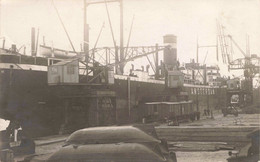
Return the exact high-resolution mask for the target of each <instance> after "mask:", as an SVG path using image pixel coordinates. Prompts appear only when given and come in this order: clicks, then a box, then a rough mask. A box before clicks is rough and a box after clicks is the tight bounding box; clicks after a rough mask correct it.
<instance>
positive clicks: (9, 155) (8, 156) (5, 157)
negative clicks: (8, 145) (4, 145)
mask: <svg viewBox="0 0 260 162" xmlns="http://www.w3.org/2000/svg"><path fill="white" fill-rule="evenodd" d="M0 157H1V161H2V162H14V153H13V151H12V150H9V149H4V150H1V154H0Z"/></svg>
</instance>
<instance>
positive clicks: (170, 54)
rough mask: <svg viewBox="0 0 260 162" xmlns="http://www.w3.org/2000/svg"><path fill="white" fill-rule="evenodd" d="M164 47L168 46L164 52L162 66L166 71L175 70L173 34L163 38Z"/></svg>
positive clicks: (175, 43) (175, 49) (175, 51)
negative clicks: (164, 66) (163, 65)
mask: <svg viewBox="0 0 260 162" xmlns="http://www.w3.org/2000/svg"><path fill="white" fill-rule="evenodd" d="M163 43H164V45H165V46H169V48H166V49H165V50H164V54H163V55H164V64H165V65H166V67H167V68H168V70H174V69H177V37H176V36H175V35H173V34H168V35H165V36H164V37H163Z"/></svg>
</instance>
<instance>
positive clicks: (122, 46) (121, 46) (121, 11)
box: [119, 0, 125, 74]
mask: <svg viewBox="0 0 260 162" xmlns="http://www.w3.org/2000/svg"><path fill="white" fill-rule="evenodd" d="M119 3H120V61H123V60H124V59H125V56H124V17H123V0H120V1H119ZM124 66H125V64H120V71H121V73H122V74H123V73H124Z"/></svg>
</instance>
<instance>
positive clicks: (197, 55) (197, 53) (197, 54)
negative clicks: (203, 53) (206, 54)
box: [196, 36, 199, 63]
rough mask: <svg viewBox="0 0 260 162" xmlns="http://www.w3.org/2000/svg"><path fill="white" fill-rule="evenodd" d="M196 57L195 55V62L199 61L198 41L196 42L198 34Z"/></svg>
mask: <svg viewBox="0 0 260 162" xmlns="http://www.w3.org/2000/svg"><path fill="white" fill-rule="evenodd" d="M196 57H197V63H199V43H198V36H197V52H196Z"/></svg>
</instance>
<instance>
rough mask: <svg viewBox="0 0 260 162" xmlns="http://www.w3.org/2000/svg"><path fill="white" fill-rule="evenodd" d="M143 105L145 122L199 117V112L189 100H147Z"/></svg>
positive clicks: (180, 120)
mask: <svg viewBox="0 0 260 162" xmlns="http://www.w3.org/2000/svg"><path fill="white" fill-rule="evenodd" d="M144 107H145V108H144V109H145V110H144V121H146V122H155V121H159V122H163V121H164V122H166V121H169V120H170V121H174V122H176V123H180V122H183V121H187V120H191V121H194V120H195V119H197V120H199V118H200V113H199V112H198V111H197V110H196V108H195V106H193V102H192V101H191V100H189V101H180V102H148V103H146V104H145V106H144Z"/></svg>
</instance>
